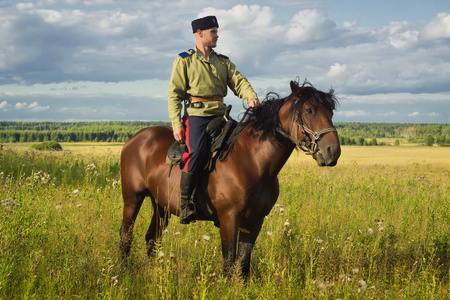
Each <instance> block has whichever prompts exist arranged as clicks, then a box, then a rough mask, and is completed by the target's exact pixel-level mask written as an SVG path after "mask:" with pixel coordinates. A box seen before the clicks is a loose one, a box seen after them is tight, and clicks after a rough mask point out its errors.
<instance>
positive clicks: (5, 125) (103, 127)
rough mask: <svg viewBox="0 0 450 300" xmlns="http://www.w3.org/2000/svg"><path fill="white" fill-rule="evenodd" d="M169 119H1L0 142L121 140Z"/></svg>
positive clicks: (124, 140)
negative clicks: (61, 120) (50, 120)
mask: <svg viewBox="0 0 450 300" xmlns="http://www.w3.org/2000/svg"><path fill="white" fill-rule="evenodd" d="M155 125H167V126H170V123H169V122H162V121H153V122H143V121H111V122H9V121H0V142H3V143H18V142H21V143H22V142H23V143H33V142H46V141H55V142H69V143H70V142H120V143H124V142H126V141H127V140H128V139H129V138H131V137H132V136H133V135H134V134H135V133H137V132H138V131H139V130H141V129H143V128H145V127H149V126H155Z"/></svg>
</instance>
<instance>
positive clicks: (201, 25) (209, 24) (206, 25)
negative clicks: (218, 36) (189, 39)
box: [191, 16, 219, 33]
mask: <svg viewBox="0 0 450 300" xmlns="http://www.w3.org/2000/svg"><path fill="white" fill-rule="evenodd" d="M191 25H192V31H193V32H194V33H196V32H197V30H198V29H200V30H206V29H210V28H213V27H217V28H219V23H217V19H216V17H215V16H207V17H204V18H199V19H196V20H194V21H192V23H191Z"/></svg>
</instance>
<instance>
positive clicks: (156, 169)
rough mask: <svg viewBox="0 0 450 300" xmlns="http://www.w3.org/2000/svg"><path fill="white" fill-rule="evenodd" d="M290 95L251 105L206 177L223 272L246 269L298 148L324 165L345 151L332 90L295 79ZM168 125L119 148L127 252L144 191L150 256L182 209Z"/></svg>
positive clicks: (123, 241) (147, 130)
mask: <svg viewBox="0 0 450 300" xmlns="http://www.w3.org/2000/svg"><path fill="white" fill-rule="evenodd" d="M291 90H292V94H291V95H290V96H288V97H286V98H281V99H280V98H279V97H272V98H271V99H266V100H265V101H263V102H262V104H261V105H260V106H258V107H257V108H255V109H253V110H248V111H247V115H246V117H245V120H244V121H242V122H241V123H240V124H239V125H238V129H237V132H238V133H237V135H236V139H235V143H234V147H233V149H232V151H231V152H230V153H229V155H228V157H227V159H226V160H224V161H216V163H215V165H214V166H215V167H214V170H213V171H212V172H210V173H208V174H207V175H206V179H207V180H208V186H207V194H208V196H209V199H208V200H209V201H210V203H211V204H212V205H213V207H214V209H215V216H216V217H217V219H218V221H219V223H220V237H221V240H222V255H223V263H224V270H225V272H226V273H227V272H228V271H229V270H230V267H232V266H233V265H234V263H235V261H236V260H238V262H239V263H240V268H241V272H242V274H243V275H247V274H248V273H249V269H250V256H251V251H252V248H253V245H254V243H255V240H256V238H257V236H258V234H259V231H260V230H261V226H262V224H263V220H264V217H265V216H266V215H268V214H269V212H270V210H271V209H272V207H273V206H274V204H275V202H276V201H277V198H278V193H279V184H278V178H277V175H278V173H279V172H280V170H281V168H282V167H283V166H284V164H285V163H286V161H287V160H288V158H289V156H290V155H291V153H292V151H293V150H294V148H295V147H296V146H297V147H299V148H300V149H302V150H304V151H306V152H308V153H309V154H311V156H312V157H313V158H314V159H315V160H316V161H317V163H318V165H319V166H334V165H336V163H337V160H338V158H339V156H340V153H341V148H340V145H339V139H338V135H337V132H336V129H335V128H334V126H333V123H332V121H331V118H332V116H333V110H334V109H335V105H336V103H337V100H336V99H335V97H334V96H333V91H332V90H331V91H330V92H329V93H324V92H321V91H318V90H317V89H315V88H314V87H313V86H312V85H311V84H309V83H304V84H303V85H302V86H299V85H298V84H297V83H294V82H291ZM174 141H175V140H174V138H173V133H172V129H171V128H169V127H166V126H153V127H149V128H145V129H143V130H141V131H140V132H138V133H137V134H136V135H135V136H133V137H132V138H131V139H130V140H129V141H128V142H127V143H126V144H125V145H124V147H123V150H122V153H121V175H122V194H123V199H124V209H123V223H122V227H121V230H120V237H121V250H122V254H123V256H124V258H126V257H127V256H128V254H129V251H130V247H131V241H132V239H133V224H134V221H135V220H136V217H137V215H138V212H139V209H140V207H141V205H142V202H143V200H144V198H145V197H146V196H150V198H151V199H152V204H153V218H152V221H151V224H150V227H149V229H148V232H147V234H146V236H145V239H146V241H147V247H148V254H149V255H151V254H152V252H153V251H154V246H155V243H156V242H157V241H158V240H159V239H160V238H161V234H162V231H163V230H164V229H165V227H166V226H167V225H168V223H169V219H170V215H171V214H173V215H179V214H180V206H179V202H180V200H179V195H180V190H179V183H180V175H181V171H180V170H179V168H174V169H173V170H172V172H171V174H170V176H168V173H169V166H168V164H167V163H166V155H167V150H168V148H169V147H170V145H171V144H172V143H173V142H174Z"/></svg>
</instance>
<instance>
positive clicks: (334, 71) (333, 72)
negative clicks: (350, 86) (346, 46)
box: [327, 63, 347, 77]
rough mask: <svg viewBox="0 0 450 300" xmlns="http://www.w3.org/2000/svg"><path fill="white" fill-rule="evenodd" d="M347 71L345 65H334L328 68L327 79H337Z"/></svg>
mask: <svg viewBox="0 0 450 300" xmlns="http://www.w3.org/2000/svg"><path fill="white" fill-rule="evenodd" d="M346 70H347V65H341V64H340V63H335V64H334V65H332V66H331V67H330V70H329V71H328V73H327V76H329V77H338V76H342V75H344V74H345V71H346Z"/></svg>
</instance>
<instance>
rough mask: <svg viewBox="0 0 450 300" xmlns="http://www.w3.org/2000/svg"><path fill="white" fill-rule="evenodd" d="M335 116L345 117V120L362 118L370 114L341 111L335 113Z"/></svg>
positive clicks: (360, 111)
mask: <svg viewBox="0 0 450 300" xmlns="http://www.w3.org/2000/svg"><path fill="white" fill-rule="evenodd" d="M336 115H337V116H343V117H346V118H351V117H364V116H369V115H370V112H368V111H364V110H343V111H338V112H336Z"/></svg>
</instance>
